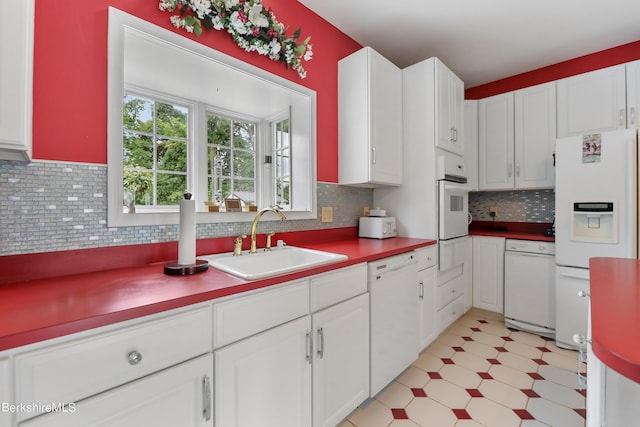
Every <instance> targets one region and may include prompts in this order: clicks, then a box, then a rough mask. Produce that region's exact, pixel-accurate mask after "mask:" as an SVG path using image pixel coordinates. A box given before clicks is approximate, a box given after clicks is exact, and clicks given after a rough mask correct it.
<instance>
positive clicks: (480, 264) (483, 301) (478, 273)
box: [473, 236, 505, 313]
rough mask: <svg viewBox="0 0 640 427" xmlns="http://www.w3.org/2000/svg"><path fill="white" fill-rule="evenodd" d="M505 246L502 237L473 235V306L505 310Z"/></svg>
mask: <svg viewBox="0 0 640 427" xmlns="http://www.w3.org/2000/svg"><path fill="white" fill-rule="evenodd" d="M504 246H505V239H504V238H501V237H477V236H474V237H473V306H474V307H478V308H482V309H485V310H490V311H495V312H497V313H502V312H503V307H504Z"/></svg>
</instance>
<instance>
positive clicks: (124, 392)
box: [20, 354, 213, 427]
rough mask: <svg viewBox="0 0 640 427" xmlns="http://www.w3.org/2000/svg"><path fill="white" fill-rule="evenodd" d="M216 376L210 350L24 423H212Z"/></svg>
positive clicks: (26, 426) (33, 426)
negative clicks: (187, 360)
mask: <svg viewBox="0 0 640 427" xmlns="http://www.w3.org/2000/svg"><path fill="white" fill-rule="evenodd" d="M212 378H213V356H212V355H211V354H208V355H206V356H201V357H200V358H198V359H194V360H192V361H189V362H185V363H182V364H180V365H176V366H174V367H172V368H169V369H167V370H165V371H161V372H158V373H157V374H154V375H151V376H148V377H145V378H142V379H140V380H137V381H134V382H132V383H128V384H126V385H123V386H120V387H117V388H114V389H111V390H110V391H108V392H105V393H102V394H99V395H96V396H94V397H91V398H89V399H86V400H82V401H80V402H78V403H77V404H71V405H69V406H68V407H66V410H65V411H60V412H52V413H49V414H46V415H41V416H39V417H36V418H32V419H30V420H27V421H24V422H22V423H20V426H21V427H88V426H94V427H97V426H118V427H139V426H185V427H188V426H192V427H196V426H197V427H204V426H209V427H213V414H212V407H213V397H212V396H213V395H212V393H211V388H210V387H212V383H211V382H212ZM42 403H45V402H42ZM46 403H50V402H46Z"/></svg>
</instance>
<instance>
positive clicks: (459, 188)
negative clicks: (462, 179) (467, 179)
mask: <svg viewBox="0 0 640 427" xmlns="http://www.w3.org/2000/svg"><path fill="white" fill-rule="evenodd" d="M442 189H443V190H444V191H455V192H460V193H468V192H469V191H471V189H470V188H469V186H468V185H464V184H457V183H453V182H444V181H443V183H442Z"/></svg>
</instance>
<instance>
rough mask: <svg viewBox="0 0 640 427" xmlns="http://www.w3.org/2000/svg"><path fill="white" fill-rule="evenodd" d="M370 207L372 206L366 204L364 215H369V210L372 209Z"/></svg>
mask: <svg viewBox="0 0 640 427" xmlns="http://www.w3.org/2000/svg"><path fill="white" fill-rule="evenodd" d="M370 209H371V208H369V206H365V207H364V208H363V209H362V216H369V210H370Z"/></svg>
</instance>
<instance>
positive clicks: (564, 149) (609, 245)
mask: <svg viewBox="0 0 640 427" xmlns="http://www.w3.org/2000/svg"><path fill="white" fill-rule="evenodd" d="M637 140H638V130H637V129H626V130H618V131H611V132H603V133H593V134H588V135H581V136H573V137H568V138H561V139H558V140H557V141H556V206H555V207H556V264H557V268H556V343H557V345H558V346H560V347H564V348H572V349H577V348H579V347H581V346H582V344H584V342H585V340H586V337H587V322H588V321H587V313H588V302H589V301H588V296H589V258H591V257H622V258H636V256H637V194H638V191H637V163H638V154H637V151H638V148H637V146H638V143H637Z"/></svg>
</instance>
